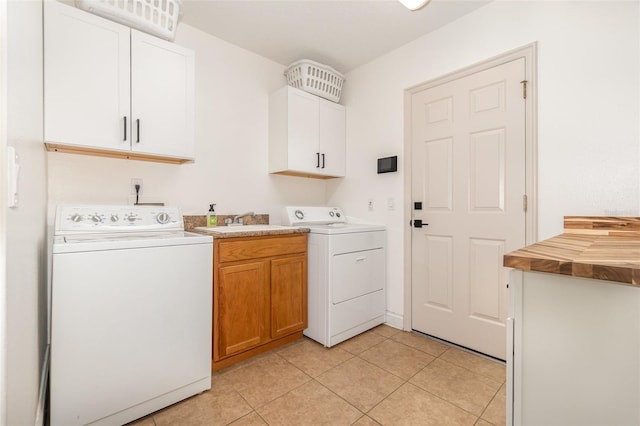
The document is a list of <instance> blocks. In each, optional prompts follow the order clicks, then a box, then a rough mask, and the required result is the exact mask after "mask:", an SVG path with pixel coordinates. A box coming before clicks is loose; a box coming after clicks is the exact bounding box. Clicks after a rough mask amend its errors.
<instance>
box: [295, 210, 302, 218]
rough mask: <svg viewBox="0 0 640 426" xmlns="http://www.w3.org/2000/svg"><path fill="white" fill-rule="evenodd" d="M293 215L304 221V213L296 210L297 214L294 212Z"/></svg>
mask: <svg viewBox="0 0 640 426" xmlns="http://www.w3.org/2000/svg"><path fill="white" fill-rule="evenodd" d="M293 214H294V215H295V216H296V217H297V218H298V219H300V220H302V219H304V213H303V212H302V210H296V211H295V212H293Z"/></svg>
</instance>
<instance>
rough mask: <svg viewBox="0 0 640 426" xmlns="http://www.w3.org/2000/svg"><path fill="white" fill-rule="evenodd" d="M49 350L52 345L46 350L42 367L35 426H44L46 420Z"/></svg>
mask: <svg viewBox="0 0 640 426" xmlns="http://www.w3.org/2000/svg"><path fill="white" fill-rule="evenodd" d="M49 350H50V346H49V345H47V349H46V350H45V351H44V359H43V360H42V368H41V369H40V392H39V396H38V406H37V407H36V423H35V426H43V425H44V421H45V418H44V416H45V406H46V402H47V380H48V379H49Z"/></svg>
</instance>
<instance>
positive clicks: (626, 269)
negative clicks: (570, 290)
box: [504, 216, 640, 286]
mask: <svg viewBox="0 0 640 426" xmlns="http://www.w3.org/2000/svg"><path fill="white" fill-rule="evenodd" d="M504 266H507V267H511V268H515V269H520V270H523V271H536V272H549V273H553V274H561V275H568V276H574V277H581V278H594V279H599V280H607V281H615V282H618V283H625V284H630V285H634V286H640V217H600V216H566V217H565V218H564V232H563V233H562V234H560V235H558V236H555V237H553V238H549V239H548V240H544V241H541V242H539V243H536V244H532V245H530V246H527V247H524V248H522V249H520V250H516V251H513V252H511V253H508V254H506V255H505V256H504Z"/></svg>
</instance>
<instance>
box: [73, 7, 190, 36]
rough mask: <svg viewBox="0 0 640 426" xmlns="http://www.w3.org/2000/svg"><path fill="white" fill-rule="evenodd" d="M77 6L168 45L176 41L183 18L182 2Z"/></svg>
mask: <svg viewBox="0 0 640 426" xmlns="http://www.w3.org/2000/svg"><path fill="white" fill-rule="evenodd" d="M76 5H77V6H78V7H79V8H80V9H83V10H86V11H87V12H90V13H93V14H94V15H99V16H102V17H103V18H107V19H109V20H111V21H116V22H119V23H121V24H124V25H126V26H129V27H132V28H135V29H137V30H140V31H144V32H145V33H149V34H152V35H154V36H157V37H160V38H163V39H165V40H169V41H172V40H173V39H174V37H175V35H176V27H177V26H178V20H179V19H180V18H181V17H182V0H76Z"/></svg>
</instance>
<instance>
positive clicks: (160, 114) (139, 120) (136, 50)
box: [131, 30, 194, 157]
mask: <svg viewBox="0 0 640 426" xmlns="http://www.w3.org/2000/svg"><path fill="white" fill-rule="evenodd" d="M193 69H194V55H193V52H191V51H189V50H187V49H184V48H182V47H180V46H176V45H175V44H173V43H168V42H166V41H164V40H161V39H159V38H157V37H153V36H151V35H148V34H145V33H141V32H140V31H136V30H131V117H132V122H131V129H132V138H131V139H132V142H131V146H132V150H133V151H136V152H143V153H149V154H159V155H167V156H176V157H193V155H194V131H193V118H194V111H193V105H194V101H193V94H194V72H193Z"/></svg>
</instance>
